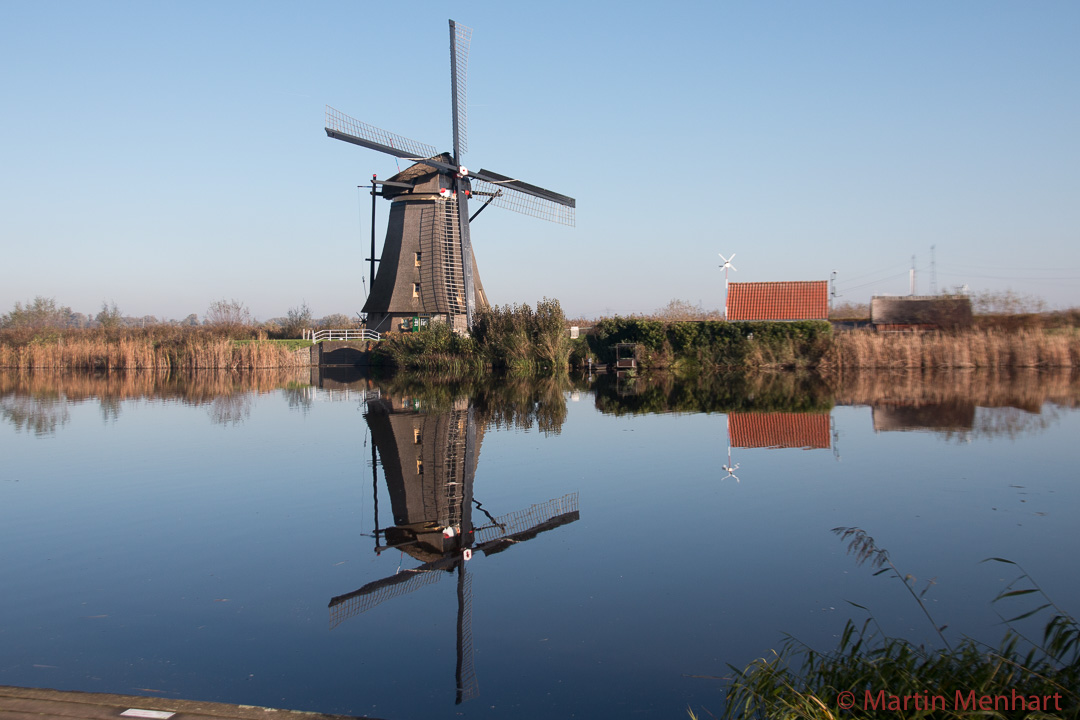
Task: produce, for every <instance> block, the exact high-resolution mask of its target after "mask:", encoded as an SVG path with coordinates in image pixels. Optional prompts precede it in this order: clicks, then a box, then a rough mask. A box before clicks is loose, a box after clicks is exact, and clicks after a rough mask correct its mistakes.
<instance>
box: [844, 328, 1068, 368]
mask: <svg viewBox="0 0 1080 720" xmlns="http://www.w3.org/2000/svg"><path fill="white" fill-rule="evenodd" d="M823 365H825V366H828V367H833V368H1049V367H1078V366H1080V332H1077V331H1076V330H1075V329H1068V328H1065V329H1056V330H1041V329H1022V330H1016V331H1002V330H998V329H973V330H966V331H960V332H933V333H877V332H873V331H871V330H856V331H853V332H845V333H837V334H836V336H835V338H834V342H833V348H832V351H831V352H830V353H829V354H828V355H827V356H826V358H825V359H824V362H823Z"/></svg>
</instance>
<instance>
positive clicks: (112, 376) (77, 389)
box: [0, 368, 310, 433]
mask: <svg viewBox="0 0 1080 720" xmlns="http://www.w3.org/2000/svg"><path fill="white" fill-rule="evenodd" d="M309 381H310V371H309V370H308V369H307V368H297V369H280V370H260V371H251V372H242V373H241V372H233V371H227V370H216V371H199V372H196V373H190V372H189V373H183V372H182V373H170V372H165V371H159V372H123V371H121V372H106V373H93V374H91V373H83V372H74V373H70V372H41V371H37V372H28V371H25V370H22V371H20V370H14V371H0V408H2V410H0V411H2V414H3V416H4V417H5V418H6V419H7V420H9V421H11V422H13V423H14V424H15V425H16V426H17V427H20V428H26V429H28V430H33V431H34V432H46V433H48V432H52V431H54V430H55V428H56V426H57V425H58V424H60V425H62V424H64V422H65V421H66V417H67V410H66V408H67V407H68V406H69V405H72V404H77V403H81V402H86V401H89V400H97V401H99V402H100V403H101V408H102V415H103V416H104V417H105V418H106V419H108V418H110V417H115V416H116V415H118V414H119V411H120V403H121V402H122V401H124V400H132V399H166V400H178V401H180V402H182V403H184V404H189V405H211V408H210V410H211V418H212V419H213V420H214V421H215V422H223V423H233V422H237V421H239V420H242V419H243V418H244V417H246V415H247V412H249V411H250V408H249V406H250V396H251V395H252V394H256V393H258V394H261V393H267V392H271V391H273V390H277V389H280V388H288V387H297V386H306V385H307V384H308V383H309ZM58 413H59V414H58Z"/></svg>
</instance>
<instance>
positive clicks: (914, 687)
mask: <svg viewBox="0 0 1080 720" xmlns="http://www.w3.org/2000/svg"><path fill="white" fill-rule="evenodd" d="M834 532H835V533H837V534H838V535H840V536H841V537H842V538H843V539H845V540H848V541H849V543H850V544H849V552H851V553H853V554H854V555H855V557H856V561H857V562H858V563H860V564H861V563H863V562H869V563H870V564H871V565H872V567H874V568H876V569H877V572H876V573H875V574H882V573H889V574H890V575H891V577H893V578H895V579H897V580H899V581H900V582H902V583H903V585H904V587H905V589H906V591H907V592H908V593H909V594H910V595H911V597H912V599H913V602H914V603H916V604H917V605H918V606H919V607H920V608H921V610H922V612H923V613H924V615H925V616H926V619H927V622H928V624H929V625H930V626H931V627H932V628H933V629H934V631H935V633H936V635H937V637H938V639H939V640H940V643H941V644H940V646H939V647H926V646H925V645H916V644H914V643H912V642H910V641H908V640H905V639H903V638H896V637H890V636H888V635H886V634H885V633H884V632H882V630H881V628H880V627H879V626H878V624H877V622H876V620H875V619H874V618H873V616H870V617H869V618H868V619H866V620H865V621H864V622H862V623H861V624H858V623H855V622H854V621H852V620H848V621H847V623H846V624H845V626H844V630H843V633H842V634H841V636H840V642H839V644H838V645H837V647H836V648H835V649H834V650H831V651H826V652H818V651H816V650H814V649H812V648H810V647H808V646H806V645H803V644H801V643H799V642H798V641H795V640H794V639H790V640H789V641H788V642H787V643H785V644H784V646H783V647H782V650H781V651H780V652H779V653H773V654H772V656H771V657H769V658H762V659H759V660H756V661H755V662H753V663H751V664H750V665H748V666H747V667H746V668H743V669H739V668H732V670H733V671H734V676H733V678H732V682H731V688H730V690H729V692H728V695H727V703H726V706H725V710H724V714H723V717H724V718H730V719H739V720H742V719H745V718H762V719H764V718H768V719H769V720H795V719H796V718H797V719H799V720H804V719H810V720H818V719H820V720H833V719H834V718H838V717H859V718H889V720H892V719H893V718H897V717H925V718H949V719H952V718H971V717H992V718H1013V717H1015V718H1021V717H1023V718H1044V719H1045V718H1073V719H1075V718H1078V717H1080V624H1078V623H1077V621H1076V619H1075V618H1073V617H1072V616H1071V615H1069V614H1068V613H1067V612H1065V611H1064V610H1062V609H1061V608H1059V607H1058V606H1057V605H1055V604H1054V602H1053V600H1051V599H1050V598H1049V597H1047V596H1046V594H1045V592H1043V590H1042V588H1041V587H1039V585H1038V584H1037V583H1035V582H1034V581H1033V580H1032V579H1031V578H1030V577H1029V576H1028V575H1027V574H1026V573H1024V572H1023V569H1022V568H1019V566H1018V565H1016V563H1013V562H1011V561H1009V560H1004V559H1002V558H988V559H987V560H985V561H984V562H995V563H1004V564H1008V565H1010V566H1013V567H1016V568H1018V569H1019V571H1020V572H1021V575H1020V576H1019V577H1018V578H1017V579H1016V580H1014V581H1013V582H1012V583H1010V584H1009V585H1007V586H1006V587H1005V589H1003V590H1002V591H1001V592H1000V593H998V595H997V597H995V598H994V599H993V603H995V604H1000V605H999V607H1000V608H1001V609H1002V610H1004V611H1006V612H1007V613H1008V614H1009V615H1012V617H1003V618H1002V619H1003V621H1004V623H1005V625H1006V626H1007V628H1008V629H1007V630H1006V632H1005V635H1004V637H1003V638H1002V640H1001V642H1000V643H999V644H998V645H997V646H996V647H990V646H987V645H984V644H982V643H980V642H977V641H976V640H973V639H971V638H968V637H962V638H960V639H959V640H956V641H954V642H952V643H950V642H949V640H948V639H947V638H946V637H945V635H944V632H943V631H944V629H945V626H942V625H939V623H938V621H937V619H936V618H934V617H933V616H932V615H931V613H930V612H929V610H928V607H927V605H926V602H925V601H924V595H925V594H926V590H923V591H922V592H917V591H916V588H915V587H914V579H913V578H912V577H911V576H910V575H906V574H904V573H902V572H901V571H900V570H899V569H898V568H897V567H896V565H895V564H893V562H892V560H891V559H890V558H889V556H888V553H887V552H886V551H885V550H883V549H881V548H878V547H877V546H876V545H875V544H874V540H873V538H871V537H869V536H868V535H867V534H866V533H865V532H864V531H862V530H860V529H858V528H835V529H834ZM928 588H929V586H928ZM928 588H927V589H928ZM1017 603H1020V604H1021V605H1020V606H1019V607H1016V604H1017ZM1036 603H1037V606H1036V605H1035V604H1036ZM1010 606H1012V607H1013V608H1014V609H1012V610H1009V609H1008V608H1009V607H1010ZM856 607H861V606H856ZM863 609H864V610H865V608H863ZM1015 613H1018V614H1015ZM1040 615H1042V617H1043V618H1046V619H1044V621H1043V622H1044V628H1043V633H1042V636H1041V638H1038V639H1035V640H1029V639H1028V638H1026V637H1025V636H1024V635H1023V634H1022V633H1021V632H1020V631H1018V630H1017V629H1015V626H1014V623H1018V622H1021V621H1024V620H1027V619H1029V618H1037V617H1039V616H1040ZM845 695H846V697H845ZM1018 695H1019V696H1020V698H1021V700H1020V702H1019V703H1017V700H1016V698H1017V696H1018ZM1036 697H1037V698H1038V702H1036V703H1033V700H1032V699H1033V698H1036ZM904 698H907V700H904ZM980 698H987V699H988V701H989V703H988V704H989V707H987V705H977V704H976V703H977V701H978V699H980ZM973 705H974V706H973ZM690 715H691V716H692V717H695V715H694V713H693V712H691V713H690Z"/></svg>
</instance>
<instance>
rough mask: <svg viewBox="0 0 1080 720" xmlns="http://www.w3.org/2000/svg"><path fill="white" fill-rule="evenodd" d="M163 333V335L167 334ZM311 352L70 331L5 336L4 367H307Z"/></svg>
mask: <svg viewBox="0 0 1080 720" xmlns="http://www.w3.org/2000/svg"><path fill="white" fill-rule="evenodd" d="M162 332H164V331H162ZM310 364H311V355H310V351H309V350H307V349H306V348H305V349H303V350H291V349H289V348H288V347H287V346H285V345H282V344H279V343H274V342H245V343H237V342H234V341H233V340H232V339H231V338H228V337H226V336H223V335H219V334H214V333H211V332H204V331H197V330H192V331H188V332H174V333H171V334H167V335H166V334H155V333H154V332H151V331H147V332H143V333H138V332H131V333H117V334H112V335H106V334H105V333H100V332H69V333H67V334H65V335H61V336H57V337H51V338H48V339H44V340H42V339H29V340H25V341H18V340H17V339H15V338H12V337H3V338H0V367H9V368H23V369H27V368H49V369H55V370H203V369H231V370H253V369H258V368H292V367H307V366H309V365H310Z"/></svg>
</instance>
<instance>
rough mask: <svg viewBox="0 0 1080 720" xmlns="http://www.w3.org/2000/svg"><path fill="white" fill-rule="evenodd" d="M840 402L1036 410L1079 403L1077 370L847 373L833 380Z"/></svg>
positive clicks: (1079, 376) (1072, 405)
mask: <svg viewBox="0 0 1080 720" xmlns="http://www.w3.org/2000/svg"><path fill="white" fill-rule="evenodd" d="M833 380H834V387H835V393H836V402H837V404H840V405H877V404H883V403H887V404H894V405H903V406H907V407H919V406H921V405H948V404H955V403H967V404H970V405H976V406H979V407H1015V408H1020V409H1022V410H1026V411H1028V412H1038V411H1039V409H1040V408H1041V407H1042V406H1043V404H1044V403H1053V404H1055V405H1061V406H1064V407H1078V406H1080V372H1077V371H1075V370H1072V369H1069V368H1057V369H1054V370H1035V369H1032V368H1027V369H1020V370H1016V371H1010V372H1007V373H1003V372H991V371H988V370H936V371H930V370H901V371H896V372H880V371H867V372H854V373H852V372H845V373H844V374H843V375H842V376H841V377H838V378H834V379H833Z"/></svg>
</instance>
